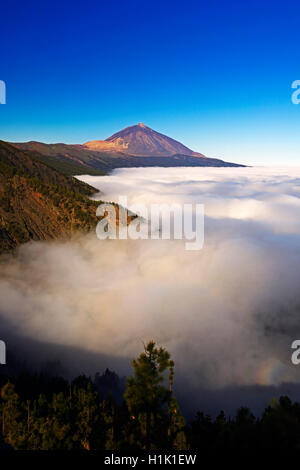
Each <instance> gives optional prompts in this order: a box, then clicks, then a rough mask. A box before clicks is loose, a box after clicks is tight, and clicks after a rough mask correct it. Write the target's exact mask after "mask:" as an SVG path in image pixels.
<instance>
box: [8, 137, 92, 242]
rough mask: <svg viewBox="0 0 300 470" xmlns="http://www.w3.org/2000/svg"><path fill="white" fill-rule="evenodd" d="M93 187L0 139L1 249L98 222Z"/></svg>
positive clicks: (83, 228) (89, 226)
mask: <svg viewBox="0 0 300 470" xmlns="http://www.w3.org/2000/svg"><path fill="white" fill-rule="evenodd" d="M95 192H96V190H95V189H94V188H92V187H91V186H89V185H87V184H85V183H82V182H80V181H77V180H75V179H74V178H72V177H68V176H65V175H63V174H61V173H59V172H57V171H55V170H53V169H52V168H49V167H48V166H47V165H45V164H43V163H41V162H39V161H38V160H36V159H35V158H32V157H31V156H30V155H29V154H28V153H25V152H22V151H20V150H18V149H16V148H15V147H13V146H11V145H9V144H7V143H5V142H3V141H0V251H4V250H8V249H11V248H13V247H15V246H17V245H18V244H20V243H23V242H26V241H29V240H31V239H33V240H46V239H51V238H52V239H54V238H58V237H66V236H70V234H72V233H73V231H75V230H83V231H88V230H90V229H91V228H92V227H94V226H95V225H96V223H97V218H96V208H97V206H98V205H99V202H95V201H91V200H90V199H89V197H88V196H90V195H91V194H93V193H95Z"/></svg>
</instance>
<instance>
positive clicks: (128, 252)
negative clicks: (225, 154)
mask: <svg viewBox="0 0 300 470" xmlns="http://www.w3.org/2000/svg"><path fill="white" fill-rule="evenodd" d="M80 179H81V180H84V181H85V182H88V183H89V184H91V185H92V186H94V187H96V188H99V189H100V190H101V191H102V193H103V194H101V195H100V196H98V195H96V196H95V198H100V197H101V199H105V200H107V201H118V198H119V196H120V195H122V196H127V198H128V202H129V204H133V203H143V204H146V205H149V204H151V203H167V204H172V203H179V204H184V203H193V204H196V203H199V204H204V205H205V241H204V247H203V249H202V250H199V251H186V250H185V249H184V243H185V242H184V241H181V240H169V241H168V240H136V241H134V240H119V241H118V240H103V241H100V240H98V239H97V237H96V233H90V234H89V235H82V236H77V237H74V239H73V240H71V241H53V242H31V243H28V244H26V245H23V246H22V247H20V248H19V249H18V250H17V251H16V252H15V253H14V254H13V255H3V256H2V257H1V265H0V266H1V267H0V321H1V324H2V329H1V339H4V340H6V341H7V345H8V349H9V348H11V349H13V350H15V351H16V353H15V354H16V355H17V354H19V355H20V354H21V355H22V358H24V360H25V361H27V362H28V363H32V364H38V362H39V361H40V362H43V361H46V360H54V359H55V360H60V361H61V362H62V363H63V364H64V366H65V368H66V370H67V371H68V373H69V374H72V373H74V374H75V373H78V372H79V373H83V372H85V373H90V374H93V373H95V372H96V371H97V370H100V372H102V369H101V368H105V367H110V368H113V369H114V370H115V371H116V372H117V373H118V374H119V375H121V376H124V375H127V374H128V373H129V372H130V367H129V362H130V360H131V359H132V358H133V357H135V356H136V355H137V354H138V353H139V352H140V351H141V349H142V347H143V342H147V341H148V340H149V339H154V340H155V341H156V342H157V343H159V344H160V345H162V346H164V347H166V348H167V349H168V350H169V351H170V353H171V354H172V356H173V358H174V360H175V365H176V369H175V372H176V374H175V376H176V390H177V395H178V398H179V400H181V401H182V402H183V406H182V408H185V411H186V413H189V412H191V411H192V410H193V411H196V410H197V409H202V410H204V411H207V412H215V411H217V410H219V409H220V408H224V409H225V410H229V411H233V410H236V408H237V407H238V406H240V405H243V404H248V405H250V406H252V404H253V408H254V411H256V412H259V411H260V409H261V408H262V407H264V406H265V405H266V404H267V403H268V401H269V399H270V398H272V396H275V395H276V396H277V395H278V394H282V393H286V394H289V395H290V396H291V397H293V396H297V394H298V395H299V391H300V387H299V383H300V366H298V367H297V366H294V365H293V364H292V363H291V354H292V349H291V344H292V342H293V341H294V340H295V339H300V289H299V279H300V212H299V211H300V168H267V167H261V168H259V167H255V168H131V169H118V170H115V171H114V172H113V173H112V174H111V175H109V176H103V177H98V176H80ZM184 402H186V403H185V404H184Z"/></svg>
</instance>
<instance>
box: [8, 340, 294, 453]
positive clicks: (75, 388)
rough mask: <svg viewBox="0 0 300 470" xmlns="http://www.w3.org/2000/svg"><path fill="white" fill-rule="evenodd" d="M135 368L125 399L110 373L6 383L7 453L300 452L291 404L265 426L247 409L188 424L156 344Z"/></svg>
mask: <svg viewBox="0 0 300 470" xmlns="http://www.w3.org/2000/svg"><path fill="white" fill-rule="evenodd" d="M132 366H133V369H134V374H133V376H132V377H129V378H128V380H127V382H126V387H125V392H124V386H123V385H124V384H122V381H121V380H120V379H119V377H118V376H117V375H116V374H115V373H114V372H111V371H109V370H106V371H105V373H104V374H102V375H99V374H96V376H95V378H94V379H91V378H90V377H86V376H79V377H77V378H76V379H74V380H73V381H72V382H71V383H70V382H68V381H67V380H65V379H64V378H62V377H56V376H55V377H53V376H52V377H50V376H49V375H48V374H46V373H39V374H30V373H20V374H18V375H17V376H14V377H10V378H8V377H5V376H3V375H2V376H0V381H1V382H0V385H1V401H0V417H1V438H0V441H1V443H0V448H1V449H15V450H24V449H28V450H84V449H85V450H136V449H145V450H213V449H216V450H217V449H224V448H227V449H245V450H247V449H272V448H274V449H300V405H299V404H298V403H292V402H291V400H290V399H289V398H288V397H281V398H280V400H279V402H276V401H275V400H273V401H271V403H270V405H269V406H268V407H267V408H266V409H265V411H264V413H263V415H262V416H261V417H260V418H255V417H254V415H253V414H252V413H251V411H250V410H249V409H248V408H240V409H239V410H238V411H237V413H236V416H235V417H234V418H232V417H226V416H225V414H224V412H223V411H221V412H220V413H219V415H218V416H217V417H216V418H215V419H212V418H211V417H210V416H207V415H204V414H203V413H201V412H198V413H197V414H196V416H195V418H194V419H193V420H192V422H191V423H188V424H187V423H186V422H185V420H184V418H183V416H182V415H181V413H180V410H179V406H178V403H177V401H176V399H175V397H174V395H173V392H172V388H173V381H174V363H173V361H172V360H171V358H170V355H169V353H168V352H167V351H166V350H165V349H163V348H157V347H156V345H155V343H154V342H150V343H148V345H147V346H145V349H144V352H143V353H142V354H141V355H140V356H139V357H138V358H137V359H136V360H134V361H133V362H132ZM123 392H124V393H123ZM122 395H123V398H122Z"/></svg>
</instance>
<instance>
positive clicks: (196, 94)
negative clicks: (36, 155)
mask: <svg viewBox="0 0 300 470" xmlns="http://www.w3.org/2000/svg"><path fill="white" fill-rule="evenodd" d="M299 13H300V5H299V4H297V2H289V1H281V2H273V1H272V2H271V1H263V0H262V1H257V0H254V1H241V0H239V1H220V0H219V1H214V0H209V1H207V0H206V1H201V0H198V1H196V0H195V1H190V0H185V1H183V0H181V1H176V0H175V1H174V0H172V1H169V0H161V1H160V2H159V1H156V0H152V1H147V0H144V1H139V2H138V1H133V0H94V1H92V0H84V1H81V0H76V1H74V2H72V1H71V0H70V1H66V0H59V1H56V0H51V1H49V0H43V1H41V0H38V1H37V0H26V2H25V1H23V0H22V1H20V0H19V1H14V0H11V1H10V2H1V29H0V41H1V42H0V44H1V61H0V79H2V80H5V82H6V84H7V104H6V105H0V139H4V140H8V141H27V140H39V141H44V142H66V143H83V142H85V141H87V140H94V139H104V138H106V137H108V136H109V135H111V134H113V133H114V132H116V131H118V130H120V129H121V128H123V127H126V126H128V125H132V124H135V123H137V122H140V121H142V122H144V123H145V124H146V125H148V126H150V127H152V128H154V129H156V130H158V131H160V132H163V133H165V134H167V135H169V136H171V137H173V138H175V139H178V140H180V141H181V142H183V143H184V144H186V145H188V146H189V147H191V148H193V149H194V150H197V151H200V152H202V153H204V154H206V155H208V156H215V157H216V156H220V157H223V158H225V159H227V160H231V161H238V162H245V163H250V164H255V163H260V164H276V165H279V164H286V163H289V164H295V165H300V105H293V104H292V102H291V92H292V89H291V83H292V82H293V81H294V80H296V79H300V60H299V59H300V57H299V56H300V47H299V43H300V38H299V36H300V14H299Z"/></svg>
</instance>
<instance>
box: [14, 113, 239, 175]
mask: <svg viewBox="0 0 300 470" xmlns="http://www.w3.org/2000/svg"><path fill="white" fill-rule="evenodd" d="M12 145H14V146H16V147H17V148H19V149H21V150H24V151H29V152H31V154H32V155H35V157H36V158H38V159H39V160H41V161H44V162H45V163H47V164H49V165H51V166H55V168H56V169H58V170H60V171H63V172H67V173H68V174H73V175H74V174H83V173H88V174H99V172H100V174H103V172H109V171H110V170H112V169H114V168H126V167H153V166H158V167H176V166H188V167H191V166H192V167H194V166H196V167H208V166H209V167H236V166H244V165H239V164H236V163H230V162H225V161H223V160H221V159H218V158H209V157H206V156H205V155H203V154H202V153H199V152H194V151H193V150H191V149H189V148H188V147H186V146H185V145H183V144H181V143H180V142H178V141H176V140H174V139H172V138H170V137H168V136H166V135H164V134H161V133H159V132H156V131H155V130H153V129H151V128H150V127H147V126H145V125H144V124H143V123H141V122H140V123H139V124H137V125H134V126H130V127H126V128H125V129H123V130H121V131H120V132H117V133H116V134H114V135H112V136H111V137H108V138H107V139H106V140H93V141H90V142H86V143H85V144H83V145H67V144H64V143H57V144H44V143H42V142H34V141H31V142H24V143H14V144H12ZM72 165H74V167H73V168H72ZM88 168H90V170H88ZM91 169H92V171H93V172H94V173H91ZM96 172H98V173H96Z"/></svg>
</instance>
